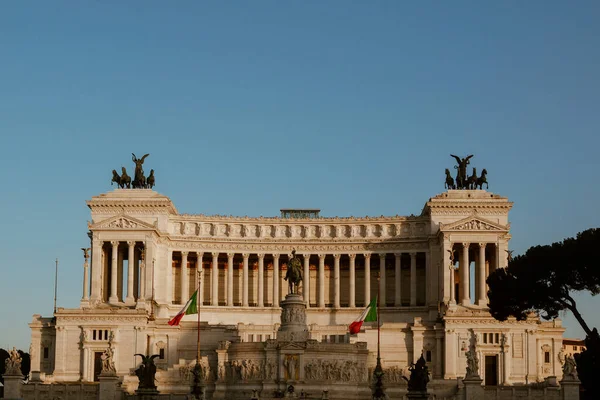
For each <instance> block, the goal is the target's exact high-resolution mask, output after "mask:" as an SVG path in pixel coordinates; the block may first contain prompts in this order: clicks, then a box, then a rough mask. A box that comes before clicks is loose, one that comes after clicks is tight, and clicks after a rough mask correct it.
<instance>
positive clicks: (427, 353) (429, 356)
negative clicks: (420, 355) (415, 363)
mask: <svg viewBox="0 0 600 400" xmlns="http://www.w3.org/2000/svg"><path fill="white" fill-rule="evenodd" d="M425 360H426V361H427V362H431V350H427V352H426V353H425Z"/></svg>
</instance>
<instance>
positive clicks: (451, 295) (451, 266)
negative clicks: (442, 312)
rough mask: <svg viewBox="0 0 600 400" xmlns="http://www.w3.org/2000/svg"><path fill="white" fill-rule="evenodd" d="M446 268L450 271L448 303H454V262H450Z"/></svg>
mask: <svg viewBox="0 0 600 400" xmlns="http://www.w3.org/2000/svg"><path fill="white" fill-rule="evenodd" d="M448 270H449V271H450V300H449V304H453V305H454V304H456V294H455V293H454V290H455V288H456V283H455V282H454V274H455V266H454V264H450V266H449V267H448Z"/></svg>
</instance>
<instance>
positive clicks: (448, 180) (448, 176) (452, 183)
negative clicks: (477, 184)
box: [445, 168, 456, 189]
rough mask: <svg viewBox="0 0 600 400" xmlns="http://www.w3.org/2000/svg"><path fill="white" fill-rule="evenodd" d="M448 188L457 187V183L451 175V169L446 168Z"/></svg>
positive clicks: (446, 184)
mask: <svg viewBox="0 0 600 400" xmlns="http://www.w3.org/2000/svg"><path fill="white" fill-rule="evenodd" d="M445 186H446V189H456V185H454V178H452V176H451V175H450V170H449V169H448V168H446V183H445Z"/></svg>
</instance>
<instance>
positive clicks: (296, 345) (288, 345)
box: [279, 342, 306, 350]
mask: <svg viewBox="0 0 600 400" xmlns="http://www.w3.org/2000/svg"><path fill="white" fill-rule="evenodd" d="M279 348H280V349H281V350H304V349H305V348H306V342H284V343H283V344H281V345H280V347H279Z"/></svg>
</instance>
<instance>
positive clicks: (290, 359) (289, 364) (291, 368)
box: [283, 355, 298, 380]
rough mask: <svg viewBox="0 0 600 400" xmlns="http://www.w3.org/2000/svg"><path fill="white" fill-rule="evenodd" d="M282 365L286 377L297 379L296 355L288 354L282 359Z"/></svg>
mask: <svg viewBox="0 0 600 400" xmlns="http://www.w3.org/2000/svg"><path fill="white" fill-rule="evenodd" d="M283 366H284V367H285V368H286V371H287V378H288V379H290V380H298V377H297V373H296V371H297V367H298V356H296V355H288V356H286V357H285V358H284V359H283Z"/></svg>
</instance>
